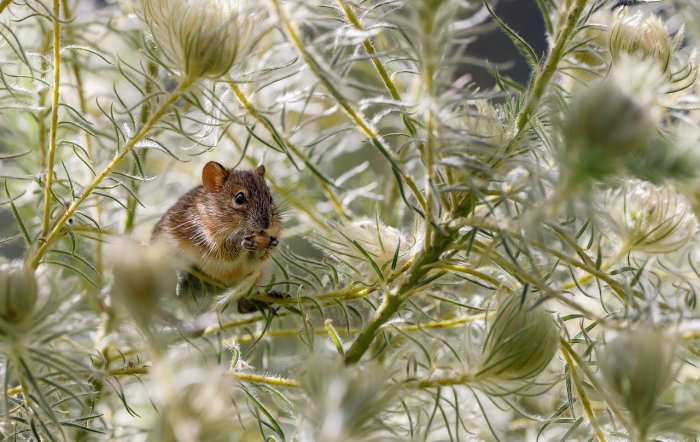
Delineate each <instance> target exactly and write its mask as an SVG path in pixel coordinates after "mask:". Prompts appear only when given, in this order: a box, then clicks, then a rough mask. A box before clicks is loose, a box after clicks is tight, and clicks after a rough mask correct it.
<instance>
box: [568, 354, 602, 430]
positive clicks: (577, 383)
mask: <svg viewBox="0 0 700 442" xmlns="http://www.w3.org/2000/svg"><path fill="white" fill-rule="evenodd" d="M561 353H562V355H563V356H564V359H565V360H566V365H568V366H569V370H570V372H571V379H572V380H573V381H574V387H575V388H576V393H577V394H578V397H579V399H581V405H582V406H583V411H584V412H585V413H586V416H587V417H588V421H589V422H590V423H591V426H592V427H593V431H594V432H595V434H596V437H597V438H598V442H606V441H605V435H604V434H603V431H602V430H601V429H600V425H599V424H598V419H596V417H595V414H593V409H592V408H591V402H590V401H589V400H588V395H587V394H586V390H584V387H583V383H582V382H581V378H579V376H578V372H577V371H576V367H575V366H574V361H573V360H572V359H571V355H570V354H569V350H568V349H567V348H566V347H561Z"/></svg>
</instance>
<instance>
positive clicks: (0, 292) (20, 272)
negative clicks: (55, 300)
mask: <svg viewBox="0 0 700 442" xmlns="http://www.w3.org/2000/svg"><path fill="white" fill-rule="evenodd" d="M37 297H38V287H37V282H36V278H35V276H34V272H32V271H31V270H30V269H29V268H28V267H27V266H26V265H24V264H23V263H22V262H20V261H13V262H11V263H6V264H2V265H0V319H1V320H2V321H3V322H6V323H11V324H19V323H21V322H22V321H24V320H25V319H27V318H28V317H29V316H31V314H32V312H33V311H34V307H35V306H36V302H37ZM0 333H1V329H0Z"/></svg>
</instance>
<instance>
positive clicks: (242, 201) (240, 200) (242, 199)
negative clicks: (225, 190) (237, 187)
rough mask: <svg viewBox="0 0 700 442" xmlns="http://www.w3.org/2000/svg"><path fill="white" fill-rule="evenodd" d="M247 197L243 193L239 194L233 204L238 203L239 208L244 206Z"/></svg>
mask: <svg viewBox="0 0 700 442" xmlns="http://www.w3.org/2000/svg"><path fill="white" fill-rule="evenodd" d="M246 201H247V200H246V198H245V195H243V192H238V193H237V194H236V196H235V197H234V198H233V202H234V203H236V205H237V206H242V205H243V204H245V202H246Z"/></svg>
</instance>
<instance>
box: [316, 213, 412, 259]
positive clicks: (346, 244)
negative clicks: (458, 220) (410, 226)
mask: <svg viewBox="0 0 700 442" xmlns="http://www.w3.org/2000/svg"><path fill="white" fill-rule="evenodd" d="M336 231H337V235H335V237H334V238H324V243H326V244H327V245H328V250H330V251H331V252H335V255H336V256H337V257H338V258H340V259H348V258H353V257H355V258H357V260H359V261H366V256H365V255H364V253H363V251H364V252H366V253H367V254H368V255H369V256H370V257H371V258H372V260H374V262H375V263H376V264H377V266H378V267H379V268H380V269H381V270H382V271H385V270H386V269H388V268H389V266H390V265H391V264H392V263H393V261H394V257H395V256H396V264H397V266H398V267H400V266H401V265H403V264H404V263H405V262H406V261H407V260H408V259H409V258H410V257H411V250H412V248H413V247H414V246H415V245H416V240H415V238H413V237H410V236H407V235H404V234H403V233H402V232H401V231H399V230H398V229H395V228H394V227H391V226H387V225H384V224H381V223H378V222H375V221H370V220H358V221H354V222H352V223H346V224H343V225H339V226H337V228H336ZM360 249H362V251H361V250H360Z"/></svg>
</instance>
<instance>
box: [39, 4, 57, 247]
mask: <svg viewBox="0 0 700 442" xmlns="http://www.w3.org/2000/svg"><path fill="white" fill-rule="evenodd" d="M60 13H61V3H60V0H53V15H54V21H53V85H52V91H51V123H50V124H51V126H50V129H49V155H48V158H47V163H46V188H45V190H44V217H43V221H42V227H41V235H42V236H43V237H46V235H47V234H48V232H49V224H50V222H51V199H52V198H51V197H52V194H51V191H52V190H51V186H52V185H53V165H54V161H55V158H56V131H57V130H58V105H59V102H58V100H59V98H60V95H59V92H60V87H61V17H60Z"/></svg>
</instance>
